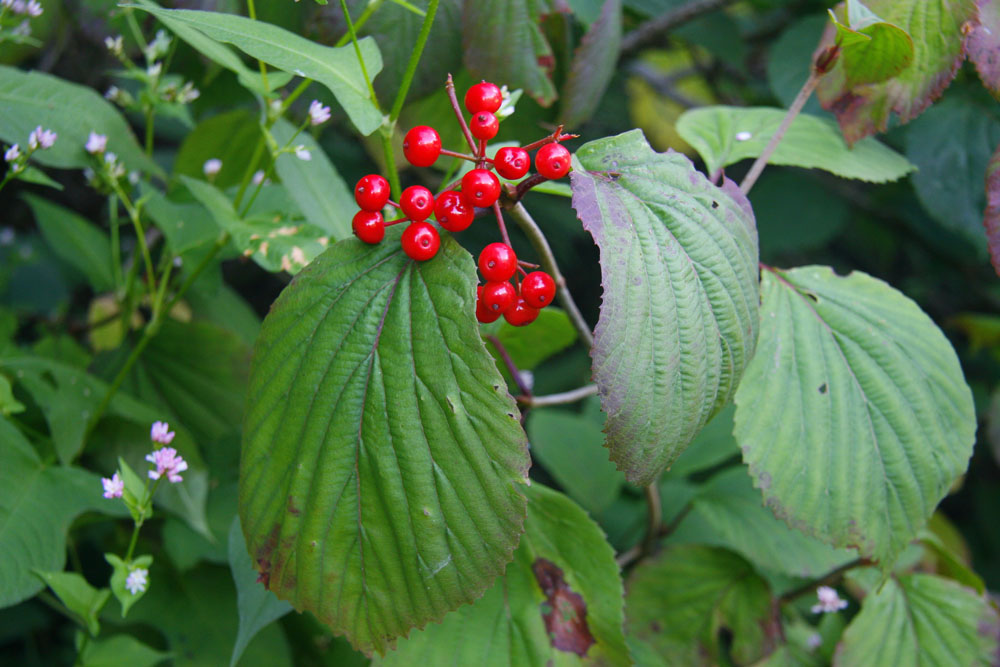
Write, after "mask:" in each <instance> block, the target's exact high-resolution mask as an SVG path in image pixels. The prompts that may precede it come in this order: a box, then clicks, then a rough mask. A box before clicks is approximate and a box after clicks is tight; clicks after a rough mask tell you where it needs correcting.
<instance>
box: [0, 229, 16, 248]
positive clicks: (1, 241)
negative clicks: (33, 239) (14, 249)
mask: <svg viewBox="0 0 1000 667" xmlns="http://www.w3.org/2000/svg"><path fill="white" fill-rule="evenodd" d="M16 239H17V234H15V233H14V228H13V227H3V228H0V246H11V245H14V241H15V240H16Z"/></svg>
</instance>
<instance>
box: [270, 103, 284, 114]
mask: <svg viewBox="0 0 1000 667" xmlns="http://www.w3.org/2000/svg"><path fill="white" fill-rule="evenodd" d="M268 106H270V107H271V113H275V114H278V113H281V109H282V107H283V106H284V104H283V103H282V101H281V100H271V103H270V104H269V105H268Z"/></svg>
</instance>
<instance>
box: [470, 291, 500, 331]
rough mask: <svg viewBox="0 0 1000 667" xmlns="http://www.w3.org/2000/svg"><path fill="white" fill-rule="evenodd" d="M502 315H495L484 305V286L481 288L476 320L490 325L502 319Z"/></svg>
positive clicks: (477, 300) (477, 301)
mask: <svg viewBox="0 0 1000 667" xmlns="http://www.w3.org/2000/svg"><path fill="white" fill-rule="evenodd" d="M500 315H501V313H494V312H493V311H491V310H490V309H489V308H487V307H486V304H485V303H483V286H482V285H480V286H479V290H478V296H477V297H476V319H477V320H479V321H480V322H482V323H483V324H489V323H490V322H496V321H497V320H498V319H500Z"/></svg>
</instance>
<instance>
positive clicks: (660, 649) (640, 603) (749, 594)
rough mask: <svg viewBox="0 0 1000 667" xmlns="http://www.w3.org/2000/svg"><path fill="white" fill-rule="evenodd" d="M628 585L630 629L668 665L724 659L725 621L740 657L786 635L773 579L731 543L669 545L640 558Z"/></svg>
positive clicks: (739, 660) (750, 658)
mask: <svg viewBox="0 0 1000 667" xmlns="http://www.w3.org/2000/svg"><path fill="white" fill-rule="evenodd" d="M626 590H627V593H626V595H625V604H626V608H627V609H628V617H627V620H626V626H625V629H626V632H628V634H629V636H630V638H634V639H637V640H638V641H639V642H642V643H644V644H647V645H648V647H649V648H651V649H652V650H654V651H655V655H658V656H659V657H660V660H661V661H662V664H668V665H710V664H720V663H721V664H725V662H726V661H724V660H720V656H719V655H718V653H719V641H718V639H719V637H718V636H719V633H720V630H721V629H722V628H726V629H728V630H729V631H730V633H731V636H732V646H731V647H730V652H731V655H732V658H733V661H734V662H735V663H736V664H747V663H752V662H754V661H756V660H758V659H760V658H762V657H764V656H766V655H767V654H768V653H770V652H771V651H772V650H773V649H774V646H775V644H776V643H777V642H778V640H779V638H780V635H781V626H780V621H779V618H778V615H777V614H778V610H777V605H773V601H772V597H771V593H770V590H769V589H768V586H767V582H765V581H764V580H763V579H761V578H760V576H759V575H758V574H757V573H756V572H754V569H753V568H752V567H751V566H750V564H749V563H748V562H746V561H745V560H743V559H742V558H740V557H739V556H737V555H736V554H734V553H732V552H730V551H726V550H725V549H716V548H713V547H705V546H695V545H691V546H677V547H670V548H668V549H666V550H665V551H664V552H662V553H661V554H659V555H658V556H656V557H654V558H649V559H645V560H643V561H641V562H640V563H639V565H637V566H636V567H635V569H634V570H633V571H632V574H631V575H630V576H629V578H628V581H627V582H626ZM772 605H773V606H772Z"/></svg>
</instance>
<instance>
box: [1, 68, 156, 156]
mask: <svg viewBox="0 0 1000 667" xmlns="http://www.w3.org/2000/svg"><path fill="white" fill-rule="evenodd" d="M0 108H2V109H3V113H0V139H2V140H4V141H6V142H7V143H9V144H20V145H21V146H22V148H23V147H24V146H25V145H26V144H27V143H28V135H29V134H31V131H32V130H34V129H35V127H37V126H39V125H41V126H42V127H44V128H46V129H49V130H55V132H56V134H57V135H59V136H58V138H57V139H56V142H55V144H54V145H53V146H52V148H48V149H46V150H40V151H36V152H35V153H34V154H33V155H32V156H31V159H32V160H35V161H37V162H38V163H39V164H44V165H45V166H48V167H61V168H63V169H80V168H83V167H87V166H90V165H92V164H94V160H95V158H94V156H93V155H91V154H89V153H88V152H87V151H86V150H84V146H85V145H86V143H87V137H88V136H89V135H90V133H91V132H97V133H98V134H103V135H106V136H107V137H108V150H109V151H112V152H113V153H115V155H117V156H118V157H119V158H120V159H121V161H122V163H123V164H124V165H125V167H126V168H128V169H141V170H142V171H145V172H149V173H152V174H160V173H162V170H161V169H160V168H159V167H158V166H157V165H156V163H155V162H153V161H152V160H151V159H149V158H148V157H147V156H146V154H145V153H143V151H142V148H140V147H139V144H138V142H137V141H136V139H135V135H134V134H132V130H131V129H130V128H129V126H128V123H126V122H125V119H124V118H123V117H122V116H121V114H119V113H118V110H117V109H115V107H114V106H112V105H111V103H110V102H108V101H107V100H105V99H104V98H103V97H101V96H100V95H99V94H97V92H95V91H94V90H91V89H90V88H87V87H86V86H81V85H78V84H75V83H70V82H69V81H66V80H64V79H60V78H59V77H55V76H50V75H48V74H43V73H41V72H36V71H31V72H23V71H21V70H19V69H17V68H14V67H8V66H6V65H0ZM67 109H72V110H73V113H66V110H67Z"/></svg>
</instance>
